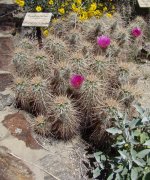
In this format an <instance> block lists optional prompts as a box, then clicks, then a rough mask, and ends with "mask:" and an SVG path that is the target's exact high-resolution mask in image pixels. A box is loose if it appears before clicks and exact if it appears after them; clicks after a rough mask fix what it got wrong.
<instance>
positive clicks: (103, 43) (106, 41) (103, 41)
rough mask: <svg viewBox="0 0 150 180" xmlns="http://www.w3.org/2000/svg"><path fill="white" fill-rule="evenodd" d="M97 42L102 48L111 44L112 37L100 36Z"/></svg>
mask: <svg viewBox="0 0 150 180" xmlns="http://www.w3.org/2000/svg"><path fill="white" fill-rule="evenodd" d="M97 44H98V45H99V46H100V47H101V48H107V47H108V46H109V45H110V38H109V37H108V36H104V35H102V36H100V37H98V38H97Z"/></svg>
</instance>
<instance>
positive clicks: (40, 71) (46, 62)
mask: <svg viewBox="0 0 150 180" xmlns="http://www.w3.org/2000/svg"><path fill="white" fill-rule="evenodd" d="M52 64H53V60H52V58H51V59H50V58H49V57H48V56H47V54H46V53H45V51H43V50H40V51H38V52H35V53H34V56H33V58H32V62H31V65H30V72H31V75H32V76H33V75H36V76H42V77H47V75H48V74H51V72H52V71H51V69H52V68H51V66H52Z"/></svg>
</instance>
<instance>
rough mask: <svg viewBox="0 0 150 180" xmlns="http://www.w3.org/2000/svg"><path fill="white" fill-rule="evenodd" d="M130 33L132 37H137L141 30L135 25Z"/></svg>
mask: <svg viewBox="0 0 150 180" xmlns="http://www.w3.org/2000/svg"><path fill="white" fill-rule="evenodd" d="M131 34H132V35H133V36H134V37H139V36H141V34H142V30H141V29H140V28H138V27H135V28H133V29H132V31H131Z"/></svg>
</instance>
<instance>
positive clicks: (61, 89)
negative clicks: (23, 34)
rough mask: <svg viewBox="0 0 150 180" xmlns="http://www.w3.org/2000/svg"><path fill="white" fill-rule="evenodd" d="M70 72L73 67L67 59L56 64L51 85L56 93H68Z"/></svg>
mask: <svg viewBox="0 0 150 180" xmlns="http://www.w3.org/2000/svg"><path fill="white" fill-rule="evenodd" d="M70 72H71V68H70V65H69V63H68V62H67V61H62V62H58V63H56V64H55V65H54V76H53V77H52V80H51V87H52V90H53V92H54V93H55V94H57V95H59V94H66V92H67V90H68V88H69V78H70Z"/></svg>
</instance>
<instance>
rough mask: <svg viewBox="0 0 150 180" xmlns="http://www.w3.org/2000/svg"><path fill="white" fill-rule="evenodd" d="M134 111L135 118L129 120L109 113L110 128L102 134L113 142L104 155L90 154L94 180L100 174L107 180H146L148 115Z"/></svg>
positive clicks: (149, 149) (149, 136) (149, 169)
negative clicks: (92, 156)
mask: <svg viewBox="0 0 150 180" xmlns="http://www.w3.org/2000/svg"><path fill="white" fill-rule="evenodd" d="M134 107H135V109H136V114H137V115H135V117H132V119H129V117H128V115H127V114H124V115H123V114H122V113H119V112H115V111H114V112H113V114H114V118H115V121H114V127H111V128H109V129H106V131H107V132H108V133H110V134H112V135H113V137H114V142H113V144H112V145H111V147H110V148H109V150H107V152H106V151H104V152H101V151H99V152H96V153H94V157H95V159H96V166H97V168H96V169H95V170H94V171H93V177H94V178H97V177H101V176H102V174H103V178H104V176H105V178H104V179H107V180H112V179H115V180H122V179H123V180H126V179H128V180H130V179H131V180H138V179H142V180H146V179H148V177H149V176H150V113H149V112H148V111H147V110H143V109H142V108H141V107H140V106H139V105H134ZM112 152H113V153H112ZM103 178H102V179H103ZM100 179H101V178H100Z"/></svg>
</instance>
